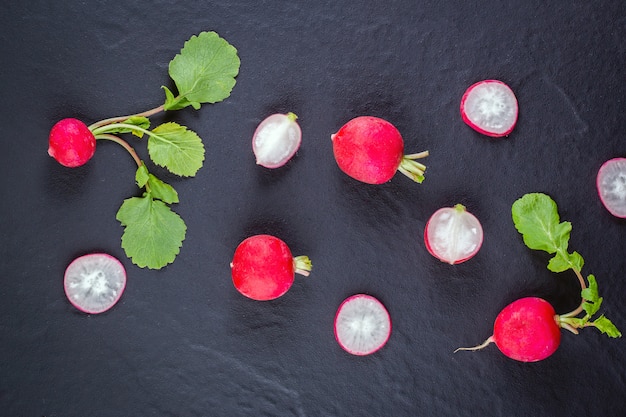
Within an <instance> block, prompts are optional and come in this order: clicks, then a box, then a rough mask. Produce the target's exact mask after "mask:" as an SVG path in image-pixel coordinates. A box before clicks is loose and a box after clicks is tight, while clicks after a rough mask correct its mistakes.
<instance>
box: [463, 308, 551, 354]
mask: <svg viewBox="0 0 626 417" xmlns="http://www.w3.org/2000/svg"><path fill="white" fill-rule="evenodd" d="M490 343H495V344H496V346H497V347H498V349H500V351H501V352H502V353H503V354H504V355H505V356H507V357H509V358H511V359H515V360H517V361H520V362H537V361H540V360H543V359H546V358H547V357H549V356H550V355H552V354H553V353H554V352H555V351H556V350H557V349H558V347H559V344H560V343H561V327H560V325H559V316H558V315H557V314H556V313H555V312H554V308H553V307H552V305H550V303H548V302H547V301H546V300H544V299H542V298H537V297H526V298H520V299H519V300H516V301H514V302H512V303H511V304H509V305H508V306H506V307H505V308H504V309H503V310H502V311H501V312H500V313H499V314H498V316H497V317H496V321H495V323H494V326H493V335H492V336H490V337H489V338H488V339H487V340H486V341H485V342H484V343H483V344H481V345H479V346H476V347H473V348H459V349H457V350H456V351H459V350H479V349H482V348H484V347H485V346H487V345H489V344H490ZM456 351H455V352H456Z"/></svg>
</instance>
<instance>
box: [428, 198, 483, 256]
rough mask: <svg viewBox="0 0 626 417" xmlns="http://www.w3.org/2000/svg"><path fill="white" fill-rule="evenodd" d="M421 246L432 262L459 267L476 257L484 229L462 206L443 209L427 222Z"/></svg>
mask: <svg viewBox="0 0 626 417" xmlns="http://www.w3.org/2000/svg"><path fill="white" fill-rule="evenodd" d="M424 242H425V243H426V249H427V250H428V252H430V254H431V255H433V256H434V257H435V258H438V259H440V260H441V261H443V262H447V263H449V264H458V263H461V262H465V261H467V260H468V259H470V258H471V257H473V256H474V255H476V253H477V252H478V250H479V249H480V247H481V246H482V243H483V228H482V226H481V224H480V222H479V221H478V219H477V218H476V217H475V216H474V215H473V214H471V213H469V212H468V211H467V210H465V207H464V206H463V205H462V204H457V205H456V206H454V207H444V208H441V209H439V210H437V211H436V212H435V213H434V214H433V215H432V216H431V217H430V219H429V220H428V223H427V224H426V229H425V231H424Z"/></svg>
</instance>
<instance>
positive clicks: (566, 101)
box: [0, 0, 626, 417]
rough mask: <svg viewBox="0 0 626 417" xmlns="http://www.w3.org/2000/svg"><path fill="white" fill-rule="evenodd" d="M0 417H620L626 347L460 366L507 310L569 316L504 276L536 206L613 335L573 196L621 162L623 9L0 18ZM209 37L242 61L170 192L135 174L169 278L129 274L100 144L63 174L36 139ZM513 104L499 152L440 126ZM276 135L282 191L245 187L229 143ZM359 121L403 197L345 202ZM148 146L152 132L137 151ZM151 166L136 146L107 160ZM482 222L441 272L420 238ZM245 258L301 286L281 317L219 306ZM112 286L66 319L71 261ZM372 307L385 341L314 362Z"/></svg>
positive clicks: (616, 288) (18, 13) (526, 281)
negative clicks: (168, 233)
mask: <svg viewBox="0 0 626 417" xmlns="http://www.w3.org/2000/svg"><path fill="white" fill-rule="evenodd" d="M0 11H1V13H0V56H1V57H2V64H1V65H0V88H1V93H2V97H1V99H0V117H1V118H2V121H3V123H2V130H1V133H0V135H1V140H0V147H1V148H0V158H1V160H0V177H1V178H2V183H1V184H2V188H1V190H0V191H1V195H2V199H1V203H0V204H1V212H0V214H1V217H0V233H1V235H0V236H1V238H2V241H1V242H0V243H1V244H0V256H1V259H0V262H1V263H0V279H1V280H2V285H0V295H1V297H2V299H1V302H0V415H2V416H46V417H53V416H54V417H71V416H92V417H96V416H111V417H115V416H120V417H121V416H131V415H132V416H300V417H303V416H512V415H527V416H574V415H580V416H583V415H584V416H618V415H623V414H622V412H623V410H624V409H626V399H625V397H624V392H625V391H626V376H625V374H626V364H625V363H624V354H625V353H626V340H624V339H617V340H612V339H609V338H607V337H606V336H604V335H601V334H599V332H597V331H595V330H594V329H585V330H584V331H582V332H581V334H580V335H578V336H575V335H573V334H571V333H569V332H564V333H563V338H562V344H561V347H560V348H559V350H558V351H557V352H556V353H555V354H554V355H553V356H551V357H550V358H548V359H547V360H545V361H542V362H539V363H533V364H523V363H518V362H515V361H512V360H510V359H507V358H506V357H504V356H503V355H502V354H500V353H499V352H498V351H497V349H496V348H495V346H490V347H489V348H486V349H484V350H483V351H481V352H462V353H461V352H459V353H457V354H453V353H452V352H453V351H454V349H455V348H457V347H459V346H471V345H475V344H478V343H480V342H482V341H483V340H484V339H486V338H487V337H488V336H489V335H490V334H491V331H492V323H493V320H494V318H495V316H496V315H497V313H498V312H499V311H500V309H501V308H502V307H504V306H505V305H506V304H508V303H510V302H511V301H513V300H515V299H517V298H519V297H523V296H529V295H536V296H541V297H545V298H546V299H548V300H549V301H551V302H552V303H553V304H554V306H555V308H556V310H557V312H560V313H565V312H567V311H569V310H571V309H573V308H575V307H576V306H577V304H578V302H579V298H578V297H579V288H578V283H577V280H576V278H575V276H574V275H573V273H571V272H566V273H562V274H553V273H551V272H550V271H548V270H547V269H546V264H547V259H548V257H547V255H544V254H543V253H539V252H535V251H531V250H529V249H527V248H526V247H525V246H524V244H523V242H522V240H521V237H520V235H519V234H518V233H517V232H516V230H515V229H514V226H513V223H512V221H511V216H510V207H511V204H512V203H513V202H514V201H515V200H516V199H517V198H519V197H521V196H522V195H523V194H524V193H527V192H537V191H539V192H545V193H548V194H549V195H551V196H552V197H553V198H554V199H555V200H556V202H557V204H558V206H559V209H560V214H561V216H562V219H564V220H569V221H571V222H572V224H573V232H572V236H571V242H570V248H571V249H572V250H576V251H578V252H580V253H581V254H582V255H583V257H584V258H585V261H586V264H585V267H584V270H583V272H584V273H585V274H589V273H593V274H595V275H596V277H597V279H598V283H599V285H600V292H601V295H603V296H604V303H605V304H604V308H603V310H602V311H603V312H604V313H605V314H606V315H607V316H608V317H609V318H611V319H612V320H613V322H614V323H615V324H616V325H617V326H618V327H620V328H621V330H622V331H624V330H626V313H625V312H626V306H625V304H624V301H623V297H624V294H626V285H625V284H624V281H625V278H626V277H625V270H626V256H624V255H625V246H626V245H625V242H626V223H625V222H624V221H622V220H619V219H616V218H614V217H612V216H611V215H610V214H609V213H608V212H607V211H606V210H605V209H604V207H603V206H602V205H601V203H600V201H599V199H598V197H597V193H596V189H595V176H596V172H597V170H598V168H599V167H600V165H601V164H602V163H603V162H604V161H606V160H607V159H610V158H613V157H617V156H625V155H626V115H625V112H624V109H625V106H624V100H625V99H624V97H626V82H625V81H626V79H625V78H626V77H625V68H626V42H625V41H624V39H625V37H626V3H624V2H623V0H611V1H601V2H589V1H578V0H566V1H558V2H556V1H555V2H545V1H540V0H527V1H523V2H519V1H512V0H511V1H502V0H501V1H497V0H485V1H469V0H463V1H460V0H459V1H445V0H438V1H428V0H427V1H419V2H417V1H409V0H402V1H395V0H387V1H384V2H383V1H352V2H346V1H328V0H316V1H298V0H290V1H260V0H259V1H242V0H227V1H151V2H147V1H146V2H141V1H134V0H129V1H119V2H115V1H97V2H96V1H75V0H68V1H62V2H61V1H59V2H49V1H34V0H33V1H8V2H7V1H5V2H2V5H1V6H0ZM204 30H214V31H216V32H218V33H219V34H220V35H221V36H223V37H224V38H226V39H227V40H228V41H229V42H230V43H231V44H233V45H234V46H235V47H236V48H237V49H238V51H239V56H240V58H241V71H240V75H239V76H238V78H237V85H236V86H235V88H234V90H233V93H232V95H231V97H230V98H228V99H227V100H226V101H224V102H222V103H219V104H216V105H213V106H210V105H206V106H203V107H202V109H201V110H200V111H197V112H196V111H193V110H192V109H191V108H189V109H185V110H182V111H180V112H175V113H173V114H172V115H171V116H169V118H168V119H167V120H174V121H177V122H178V123H181V124H186V125H187V126H189V127H190V128H191V129H193V130H195V131H196V132H198V133H199V134H200V136H201V137H202V138H203V140H204V142H205V145H206V148H207V155H206V161H205V165H204V167H203V168H202V169H201V170H200V171H199V173H198V175H197V176H196V177H195V178H192V179H179V178H176V177H174V176H168V175H167V174H164V173H163V171H162V170H159V169H156V168H155V169H154V172H155V173H156V174H157V175H158V176H161V177H162V178H163V179H164V180H166V181H168V182H170V183H171V184H172V185H173V186H174V187H175V188H176V189H177V190H178V192H179V195H180V200H181V202H180V203H179V204H178V205H176V206H175V207H174V209H175V210H176V211H177V212H178V213H179V214H180V215H181V216H182V217H183V218H184V219H185V221H186V222H187V225H188V228H189V230H188V233H187V238H186V240H185V242H184V245H183V248H182V251H181V253H180V255H179V256H178V258H177V260H176V261H175V262H174V264H172V265H170V266H168V267H166V268H164V269H162V270H159V271H152V270H147V269H140V268H138V267H136V266H134V265H133V264H132V263H131V262H130V260H129V259H128V258H126V256H125V254H124V252H123V250H122V249H121V247H120V237H121V234H122V228H121V226H120V225H119V223H118V222H117V221H116V220H115V213H116V211H117V209H118V208H119V206H120V204H121V202H122V201H123V199H125V198H128V197H130V196H133V195H136V194H137V193H138V192H139V190H138V189H137V187H136V185H135V184H134V170H135V166H134V163H133V161H132V159H131V158H130V157H129V156H128V155H127V154H126V153H125V151H124V150H123V149H122V148H120V147H119V146H117V145H115V144H113V143H102V144H99V146H98V150H97V152H96V155H95V157H94V158H93V159H92V160H91V161H90V162H89V163H88V164H87V165H85V166H84V167H81V168H78V169H67V168H63V167H62V166H60V165H58V164H57V163H56V162H55V161H54V160H53V159H52V158H50V157H48V155H47V135H48V132H49V129H50V128H51V126H52V125H53V124H54V123H55V122H56V121H57V120H59V119H61V118H64V117H77V118H80V119H82V120H84V121H85V122H87V123H92V122H94V121H97V120H100V119H103V118H107V117H111V116H117V115H124V114H128V113H135V112H140V111H143V110H147V109H149V108H152V107H155V106H157V105H159V104H160V103H161V102H162V100H163V98H164V95H163V92H162V90H161V88H160V87H161V85H171V84H170V81H169V77H168V74H167V66H168V63H169V61H170V60H171V59H172V58H173V57H174V55H175V54H176V53H178V51H179V50H180V48H181V47H182V45H183V43H184V41H185V40H186V39H188V38H189V37H190V36H191V35H193V34H197V33H199V32H201V31H204ZM486 78H496V79H500V80H502V81H504V82H506V83H508V84H509V85H510V86H511V87H512V89H513V90H514V91H515V92H516V94H517V97H518V100H519V105H520V114H519V121H518V124H517V127H516V129H515V130H514V131H513V133H512V134H511V135H510V137H509V138H506V139H489V138H487V137H484V136H481V135H479V134H477V133H475V132H474V131H472V130H471V129H470V128H468V127H467V126H466V125H464V124H463V122H462V120H461V118H460V116H459V110H458V106H459V102H460V98H461V95H462V94H463V92H464V90H465V89H466V88H467V86H469V85H470V84H472V83H474V82H476V81H478V80H481V79H486ZM288 111H292V112H295V113H296V114H297V115H298V116H299V117H300V119H299V121H300V124H301V127H302V130H303V134H304V137H303V144H302V147H301V149H300V151H299V152H298V154H297V155H296V156H295V158H294V159H293V160H292V161H290V162H289V163H288V164H287V165H286V166H285V167H282V168H281V169H278V170H274V171H270V170H267V169H264V168H261V167H259V166H256V165H255V163H254V157H253V154H252V150H251V136H252V133H253V132H254V129H255V128H256V126H257V124H258V123H259V122H260V121H261V120H262V119H263V118H265V117H266V116H268V115H269V114H271V113H275V112H288ZM364 114H369V115H375V116H379V117H383V118H385V119H387V120H389V121H391V122H392V123H394V124H395V125H396V126H397V127H398V128H399V130H400V131H401V132H402V133H403V135H404V137H405V142H406V151H407V152H408V153H412V152H417V151H422V150H426V149H427V150H429V151H430V152H431V156H430V157H429V158H428V159H427V160H426V163H427V165H428V167H429V168H428V171H427V178H426V181H425V182H424V183H423V184H422V185H417V184H414V183H412V182H411V181H410V180H408V179H407V178H405V177H403V176H402V175H397V176H396V177H395V178H394V179H393V180H392V181H391V182H389V183H387V184H384V185H381V186H369V185H365V184H360V183H357V182H356V181H353V180H352V179H351V178H349V177H347V176H346V175H344V174H343V173H342V172H340V171H339V169H338V168H337V166H336V163H335V161H334V159H333V155H332V148H331V142H330V135H331V134H332V133H334V132H335V131H337V130H338V129H339V127H340V126H341V125H342V124H343V123H345V122H346V121H348V120H349V119H350V118H352V117H355V116H357V115H364ZM163 120H166V118H165V117H163V116H159V117H156V118H154V120H153V122H154V123H155V124H157V123H160V122H162V121H163ZM129 140H130V141H131V142H132V143H133V144H134V145H135V146H136V148H137V150H138V152H139V153H140V155H141V156H142V157H144V158H146V157H147V155H146V150H145V147H144V146H143V143H142V142H141V141H140V140H139V139H132V138H131V139H129ZM456 203H462V204H464V205H465V206H466V207H467V208H468V210H470V211H471V212H472V213H474V214H475V215H476V216H477V217H478V218H479V219H480V221H481V222H482V225H483V228H484V231H485V241H484V244H483V247H482V249H481V251H480V252H479V253H478V255H477V256H476V257H475V258H473V259H471V260H470V261H468V262H466V263H465V264H461V265H456V266H450V265H447V264H443V263H442V262H440V261H438V260H436V259H435V258H433V257H432V256H431V255H429V254H428V253H427V251H426V249H425V247H424V243H423V240H422V234H423V230H424V225H425V223H426V221H427V220H428V217H429V216H430V215H431V214H432V213H433V212H434V211H435V210H437V209H438V208H440V207H442V206H451V205H454V204H456ZM254 233H271V234H275V235H276V236H278V237H280V238H282V239H283V240H285V241H286V242H287V243H288V244H289V245H290V246H291V248H292V250H293V252H294V255H300V254H306V255H308V256H310V258H311V259H312V261H313V265H314V271H313V273H312V274H311V276H310V277H309V278H306V279H305V278H298V280H297V282H296V283H295V284H294V286H293V287H292V289H291V290H290V291H289V292H288V293H287V294H286V295H285V296H283V297H282V298H280V299H278V300H275V301H271V302H264V303H262V302H254V301H252V300H248V299H246V298H244V297H243V296H241V295H240V294H239V293H238V292H236V290H235V289H234V288H233V286H232V284H231V279H230V271H229V262H230V260H231V257H232V254H233V252H234V249H235V247H236V245H237V244H238V243H239V241H241V240H242V239H243V238H245V237H247V236H248V235H251V234H254ZM94 251H104V252H107V253H110V254H112V255H114V256H116V257H118V258H119V259H121V260H122V262H123V263H124V265H125V267H126V268H127V271H128V286H127V288H126V291H125V293H124V295H123V297H122V299H121V300H120V302H119V303H118V304H117V305H116V306H115V307H114V308H113V309H112V310H110V311H109V312H107V313H105V314H102V315H93V316H89V315H85V314H82V313H79V312H78V311H77V310H76V309H74V308H73V307H72V306H71V305H70V303H69V302H68V301H67V300H66V298H65V295H64V293H63V286H62V280H63V272H64V270H65V267H66V266H67V265H68V264H69V262H70V261H71V260H72V259H74V258H75V257H77V256H79V255H82V254H85V253H89V252H94ZM357 292H366V293H369V294H372V295H374V296H376V297H378V298H379V299H380V300H381V301H382V302H383V303H384V304H385V305H386V306H387V308H388V310H389V312H390V314H391V317H392V320H393V332H392V335H391V338H390V340H389V342H388V344H387V345H386V346H385V347H384V348H383V349H382V350H381V351H379V352H377V353H376V354H374V355H371V356H368V357H354V356H351V355H349V354H347V353H346V352H344V351H343V350H341V349H340V347H339V346H338V345H337V343H336V342H335V340H334V336H333V330H332V324H333V318H334V314H335V311H336V308H337V307H338V305H339V304H340V302H341V301H342V300H343V299H344V298H346V297H347V296H349V295H352V294H355V293H357Z"/></svg>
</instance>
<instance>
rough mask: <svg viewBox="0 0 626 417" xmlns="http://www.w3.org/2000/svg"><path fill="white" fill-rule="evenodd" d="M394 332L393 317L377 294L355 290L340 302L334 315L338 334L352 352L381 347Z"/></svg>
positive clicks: (363, 352) (342, 344) (366, 353)
mask: <svg viewBox="0 0 626 417" xmlns="http://www.w3.org/2000/svg"><path fill="white" fill-rule="evenodd" d="M390 335H391V318H390V317H389V313H388V312H387V309H386V308H385V307H384V306H383V305H382V303H381V302H380V301H378V300H377V299H376V298H374V297H372V296H370V295H366V294H356V295H353V296H351V297H348V298H347V299H345V300H344V301H343V303H341V305H340V306H339V309H338V310H337V315H336V316H335V338H336V339H337V342H338V343H339V345H340V346H341V347H342V348H343V349H344V350H345V351H346V352H348V353H351V354H353V355H359V356H363V355H369V354H371V353H374V352H376V351H377V350H379V349H380V348H382V347H383V346H384V345H385V343H387V340H389V336H390Z"/></svg>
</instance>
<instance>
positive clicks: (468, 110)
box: [461, 80, 518, 137]
mask: <svg viewBox="0 0 626 417" xmlns="http://www.w3.org/2000/svg"><path fill="white" fill-rule="evenodd" d="M517 114H518V105H517V98H516V97H515V93H513V90H511V88H510V87H509V86H508V85H506V84H505V83H503V82H502V81H498V80H484V81H479V82H477V83H475V84H473V85H471V86H470V87H469V88H468V89H467V90H466V91H465V93H464V94H463V97H462V98H461V117H462V118H463V121H464V122H465V123H466V124H467V125H468V126H470V127H471V128H472V129H474V130H475V131H477V132H479V133H482V134H483V135H487V136H491V137H502V136H508V135H509V134H510V133H511V132H512V131H513V128H514V127H515V124H516V123H517Z"/></svg>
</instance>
